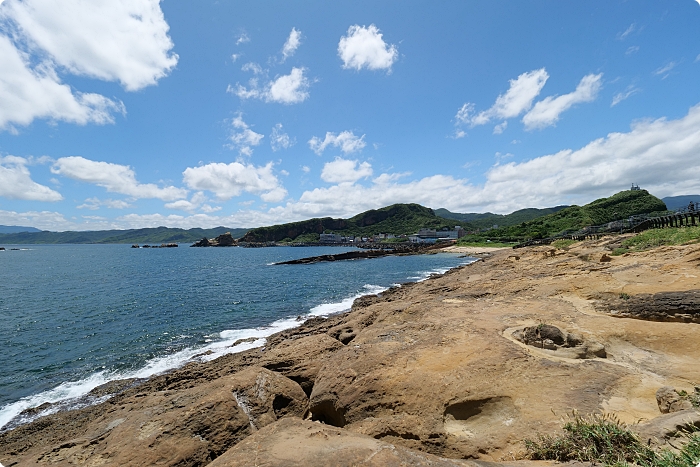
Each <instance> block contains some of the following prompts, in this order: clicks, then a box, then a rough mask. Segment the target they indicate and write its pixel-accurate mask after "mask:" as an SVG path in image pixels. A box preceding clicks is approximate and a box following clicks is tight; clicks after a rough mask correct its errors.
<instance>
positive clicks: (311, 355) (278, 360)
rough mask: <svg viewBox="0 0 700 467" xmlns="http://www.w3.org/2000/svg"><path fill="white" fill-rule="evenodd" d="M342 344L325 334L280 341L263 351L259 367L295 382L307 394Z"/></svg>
mask: <svg viewBox="0 0 700 467" xmlns="http://www.w3.org/2000/svg"><path fill="white" fill-rule="evenodd" d="M342 347H343V344H342V343H341V342H339V341H338V340H336V339H333V338H332V337H330V336H329V335H327V334H315V335H308V336H305V337H301V338H299V339H294V340H287V341H282V342H280V343H278V344H277V345H275V346H274V347H273V348H272V349H270V350H268V351H266V352H265V354H264V356H263V358H262V361H261V362H260V364H261V365H262V366H263V367H265V368H267V369H270V370H273V371H276V372H279V373H281V374H283V375H284V376H286V377H287V378H289V379H291V380H293V381H295V382H296V383H298V384H299V386H301V388H302V389H303V391H304V392H305V393H306V394H307V395H309V394H311V390H312V388H313V386H314V381H315V380H316V375H317V374H318V371H319V369H320V368H321V366H322V365H323V363H324V361H325V360H326V359H327V358H328V357H329V356H330V355H331V354H332V353H333V352H335V351H336V350H338V349H341V348H342Z"/></svg>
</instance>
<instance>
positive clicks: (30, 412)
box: [19, 402, 53, 416]
mask: <svg viewBox="0 0 700 467" xmlns="http://www.w3.org/2000/svg"><path fill="white" fill-rule="evenodd" d="M52 405H53V404H52V403H51V402H44V403H43V404H41V405H38V406H36V407H30V408H28V409H24V410H23V411H21V412H20V413H19V414H20V415H25V416H33V415H37V414H39V413H40V412H43V411H44V410H46V409H48V408H49V407H51V406H52Z"/></svg>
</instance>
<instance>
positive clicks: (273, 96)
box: [265, 67, 309, 104]
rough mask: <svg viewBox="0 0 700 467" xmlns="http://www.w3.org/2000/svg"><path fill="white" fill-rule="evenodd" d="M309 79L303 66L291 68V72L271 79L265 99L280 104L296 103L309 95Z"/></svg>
mask: <svg viewBox="0 0 700 467" xmlns="http://www.w3.org/2000/svg"><path fill="white" fill-rule="evenodd" d="M308 89H309V80H308V79H307V78H306V77H305V76H304V69H303V68H296V67H295V68H292V72H291V73H290V74H288V75H283V76H280V77H279V78H277V79H276V80H274V81H272V83H271V84H270V87H269V88H268V91H267V95H266V97H265V100H267V101H269V102H279V103H282V104H297V103H299V102H304V101H305V100H306V99H307V98H308V97H309V92H308Z"/></svg>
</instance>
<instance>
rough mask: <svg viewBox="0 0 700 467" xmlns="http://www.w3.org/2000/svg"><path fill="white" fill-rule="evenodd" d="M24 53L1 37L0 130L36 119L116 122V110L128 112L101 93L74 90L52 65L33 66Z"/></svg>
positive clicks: (98, 122)
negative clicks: (63, 82) (32, 67)
mask: <svg viewBox="0 0 700 467" xmlns="http://www.w3.org/2000/svg"><path fill="white" fill-rule="evenodd" d="M27 60H28V56H27V55H26V54H22V53H21V52H20V51H19V50H17V49H16V48H15V47H14V45H12V43H11V42H10V40H9V39H7V38H6V37H4V36H0V129H10V130H12V125H13V124H16V125H29V124H30V123H31V122H32V121H33V120H34V119H35V118H47V119H49V120H52V121H58V120H62V121H66V122H71V123H77V124H79V125H85V124H87V123H96V124H106V123H113V122H114V116H113V114H114V113H121V114H124V113H126V109H125V107H124V104H122V103H121V102H120V101H113V100H111V99H108V98H106V97H104V96H102V95H100V94H92V93H80V92H74V91H73V90H72V89H71V88H70V86H68V85H66V84H61V81H60V79H59V78H58V76H57V75H56V73H55V71H54V70H53V68H51V67H50V66H48V65H41V66H37V67H35V69H31V68H30V67H29V64H28V62H27Z"/></svg>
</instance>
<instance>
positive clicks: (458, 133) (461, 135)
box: [452, 129, 495, 139]
mask: <svg viewBox="0 0 700 467" xmlns="http://www.w3.org/2000/svg"><path fill="white" fill-rule="evenodd" d="M494 130H495V129H494ZM465 136H467V132H466V131H464V130H459V129H458V130H455V133H454V135H453V136H452V137H453V138H454V139H460V138H464V137H465Z"/></svg>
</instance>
